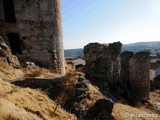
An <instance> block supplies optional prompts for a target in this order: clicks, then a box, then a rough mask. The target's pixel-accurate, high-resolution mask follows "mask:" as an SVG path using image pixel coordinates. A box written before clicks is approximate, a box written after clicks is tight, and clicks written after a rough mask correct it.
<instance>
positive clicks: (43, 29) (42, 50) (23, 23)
mask: <svg viewBox="0 0 160 120" xmlns="http://www.w3.org/2000/svg"><path fill="white" fill-rule="evenodd" d="M0 6H3V2H2V0H0ZM14 10H15V17H16V23H9V22H5V20H4V14H3V13H1V12H0V17H1V18H2V28H3V29H0V33H1V34H2V37H4V39H5V40H6V43H8V45H10V43H9V39H8V37H7V36H6V35H7V34H9V33H17V34H18V35H19V40H20V47H21V50H22V54H21V55H18V57H21V58H24V57H27V56H28V57H30V58H32V59H35V60H36V61H38V62H40V63H41V64H42V65H43V66H44V67H48V68H52V67H53V66H52V61H53V60H52V52H53V50H54V49H55V50H56V55H57V71H58V72H59V73H61V74H64V73H65V67H64V50H63V38H62V20H61V5H60V0H53V1H52V0H36V1H31V0H14Z"/></svg>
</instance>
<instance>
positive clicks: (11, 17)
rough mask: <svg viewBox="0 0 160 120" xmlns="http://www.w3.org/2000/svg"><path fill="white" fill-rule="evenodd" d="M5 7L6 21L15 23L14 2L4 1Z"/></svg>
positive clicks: (11, 0) (10, 0)
mask: <svg viewBox="0 0 160 120" xmlns="http://www.w3.org/2000/svg"><path fill="white" fill-rule="evenodd" d="M3 7H4V15H5V21H6V22H11V23H15V22H16V18H15V12H14V3H13V0H3Z"/></svg>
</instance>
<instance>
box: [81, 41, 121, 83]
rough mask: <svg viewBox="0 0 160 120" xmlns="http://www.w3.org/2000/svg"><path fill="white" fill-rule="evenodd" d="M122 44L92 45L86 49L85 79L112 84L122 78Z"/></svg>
mask: <svg viewBox="0 0 160 120" xmlns="http://www.w3.org/2000/svg"><path fill="white" fill-rule="evenodd" d="M121 46H122V44H121V43H120V42H115V43H111V44H100V43H90V44H88V45H86V46H85V47H84V57H85V60H86V66H85V75H86V76H85V77H86V78H87V79H89V80H91V81H94V82H98V83H100V82H104V81H108V82H112V81H114V80H118V79H119V78H120V68H121V67H120V53H121Z"/></svg>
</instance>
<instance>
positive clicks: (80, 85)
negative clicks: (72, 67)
mask: <svg viewBox="0 0 160 120" xmlns="http://www.w3.org/2000/svg"><path fill="white" fill-rule="evenodd" d="M87 91H88V81H87V80H86V79H85V78H84V77H83V76H78V82H77V83H76V85H75V97H74V98H75V102H77V103H79V102H81V101H83V100H84V99H85V98H86V97H87V96H88V93H87Z"/></svg>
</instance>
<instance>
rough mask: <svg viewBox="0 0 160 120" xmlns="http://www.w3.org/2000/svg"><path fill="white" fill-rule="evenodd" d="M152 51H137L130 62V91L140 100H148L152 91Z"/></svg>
mask: <svg viewBox="0 0 160 120" xmlns="http://www.w3.org/2000/svg"><path fill="white" fill-rule="evenodd" d="M149 57H150V53H149V52H146V51H141V52H138V53H136V54H135V55H134V56H133V57H132V58H131V59H130V62H129V72H130V73H129V75H130V91H131V93H132V94H134V95H135V96H136V97H137V98H138V99H140V100H148V99H149V92H150V81H149V69H150V66H149V65H150V64H149V63H150V60H149Z"/></svg>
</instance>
